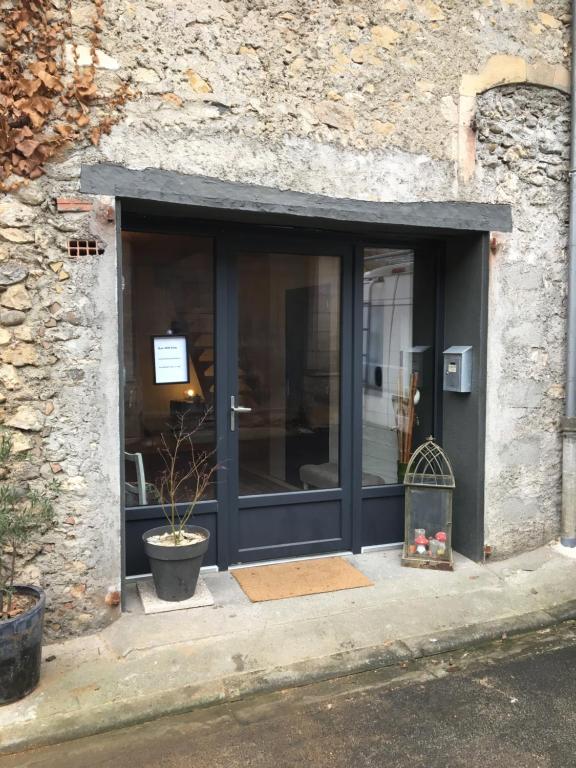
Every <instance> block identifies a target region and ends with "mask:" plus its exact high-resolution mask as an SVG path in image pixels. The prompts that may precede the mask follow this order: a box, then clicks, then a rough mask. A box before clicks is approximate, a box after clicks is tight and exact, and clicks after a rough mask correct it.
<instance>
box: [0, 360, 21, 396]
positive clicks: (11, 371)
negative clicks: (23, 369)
mask: <svg viewBox="0 0 576 768" xmlns="http://www.w3.org/2000/svg"><path fill="white" fill-rule="evenodd" d="M0 384H2V386H3V387H5V389H8V390H11V391H12V390H15V389H18V387H19V386H20V384H21V381H20V376H19V375H18V372H17V370H16V368H15V367H14V366H13V365H7V364H2V363H0Z"/></svg>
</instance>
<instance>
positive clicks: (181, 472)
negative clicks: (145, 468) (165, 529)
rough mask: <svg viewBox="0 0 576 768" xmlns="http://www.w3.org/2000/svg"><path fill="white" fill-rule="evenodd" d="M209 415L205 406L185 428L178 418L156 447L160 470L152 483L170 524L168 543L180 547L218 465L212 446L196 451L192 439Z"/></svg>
mask: <svg viewBox="0 0 576 768" xmlns="http://www.w3.org/2000/svg"><path fill="white" fill-rule="evenodd" d="M209 414H210V409H207V410H206V411H205V412H204V414H203V415H202V416H201V417H200V419H199V420H198V422H197V423H196V424H195V425H194V426H193V427H191V428H190V427H189V426H188V424H187V417H186V416H185V415H184V414H182V415H181V416H179V417H178V420H177V423H176V426H175V427H174V429H173V430H172V431H171V434H170V436H168V437H167V436H166V434H165V433H162V436H161V440H162V445H161V446H160V448H159V449H158V453H159V454H160V456H161V458H162V461H163V463H164V470H163V472H162V474H161V475H160V478H159V480H158V482H157V485H156V491H157V493H158V497H159V499H160V504H161V506H162V511H163V513H164V516H165V518H166V520H167V522H168V525H169V526H170V532H169V534H168V535H167V542H166V543H168V544H172V545H174V546H180V545H182V544H188V543H190V542H189V539H190V538H191V537H190V535H189V534H188V533H187V532H186V526H187V525H188V523H189V522H190V519H191V517H192V515H193V514H194V510H195V508H196V505H197V504H198V502H199V501H201V500H202V499H203V498H204V497H205V494H206V491H207V490H208V488H209V486H210V485H211V484H212V482H213V481H214V476H215V474H216V472H217V470H218V468H219V467H218V465H217V464H216V462H215V461H213V459H214V456H215V454H216V448H213V449H212V450H198V448H197V447H196V445H195V439H196V436H197V435H198V433H199V431H200V430H201V429H202V427H203V426H204V424H205V422H206V419H207V418H208V416H209ZM183 492H185V496H186V502H185V507H184V508H183V509H182V503H181V501H180V499H181V498H182V496H183Z"/></svg>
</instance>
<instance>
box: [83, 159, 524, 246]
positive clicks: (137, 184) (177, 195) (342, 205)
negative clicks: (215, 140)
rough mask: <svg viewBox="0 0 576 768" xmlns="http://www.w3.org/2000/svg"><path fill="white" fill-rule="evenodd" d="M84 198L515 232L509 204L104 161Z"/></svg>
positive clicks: (87, 174)
mask: <svg viewBox="0 0 576 768" xmlns="http://www.w3.org/2000/svg"><path fill="white" fill-rule="evenodd" d="M81 191H82V193H84V194H95V195H102V194H104V195H114V196H115V197H120V198H128V199H135V200H149V201H156V202H162V203H172V204H181V205H187V206H192V207H193V208H195V209H196V210H197V211H198V212H199V213H200V214H201V213H202V211H203V210H204V211H208V210H215V209H218V210H222V211H232V212H237V213H250V214H275V215H277V216H283V217H285V218H286V219H296V218H298V219H301V220H305V221H306V222H307V223H308V224H311V225H312V224H316V223H320V222H323V223H324V224H326V223H327V222H333V223H334V224H336V223H338V225H339V228H343V223H345V224H347V225H348V226H347V228H351V225H359V226H362V225H376V226H389V227H395V228H406V229H412V230H415V229H427V230H469V231H477V232H491V231H499V232H510V231H511V230H512V213H511V208H510V206H509V205H501V204H498V205H495V204H489V203H461V202H413V203H395V202H374V201H368V200H351V199H341V198H335V197H327V196H325V195H316V194H307V193H303V192H291V191H287V190H281V189H274V188H272V187H263V186H258V185H255V184H244V183H238V182H230V181H223V180H221V179H214V178H210V177H208V176H193V175H187V174H183V173H177V172H175V171H164V170H158V169H154V168H147V169H144V170H131V169H129V168H124V167H122V166H118V165H112V164H108V163H102V164H98V165H83V166H82V173H81Z"/></svg>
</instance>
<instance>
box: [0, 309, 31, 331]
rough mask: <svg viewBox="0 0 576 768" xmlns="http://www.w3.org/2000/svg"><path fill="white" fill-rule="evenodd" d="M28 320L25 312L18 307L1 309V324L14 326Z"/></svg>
mask: <svg viewBox="0 0 576 768" xmlns="http://www.w3.org/2000/svg"><path fill="white" fill-rule="evenodd" d="M24 320H26V315H25V313H24V312H20V311H18V310H17V309H12V310H10V309H9V310H5V309H4V310H0V325H7V326H9V327H10V326H14V325H21V324H22V323H23V322H24Z"/></svg>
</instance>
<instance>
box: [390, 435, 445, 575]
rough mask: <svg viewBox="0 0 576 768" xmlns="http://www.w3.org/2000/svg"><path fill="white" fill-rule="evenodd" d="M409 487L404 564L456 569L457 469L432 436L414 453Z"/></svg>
mask: <svg viewBox="0 0 576 768" xmlns="http://www.w3.org/2000/svg"><path fill="white" fill-rule="evenodd" d="M404 485H405V488H406V500H405V510H406V511H405V529H404V552H403V555H402V565H406V566H409V567H412V568H437V569H439V570H444V571H451V570H453V567H454V566H453V562H452V494H453V493H454V487H455V483H454V473H453V472H452V466H451V465H450V461H449V459H448V457H447V456H446V454H445V453H444V451H443V450H442V448H440V446H439V445H437V444H436V443H435V442H434V438H432V437H429V438H428V439H427V440H426V442H425V443H422V445H420V446H419V447H418V448H417V449H416V450H415V451H414V453H413V454H412V458H411V459H410V462H409V463H408V466H407V467H406V475H405V476H404Z"/></svg>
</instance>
